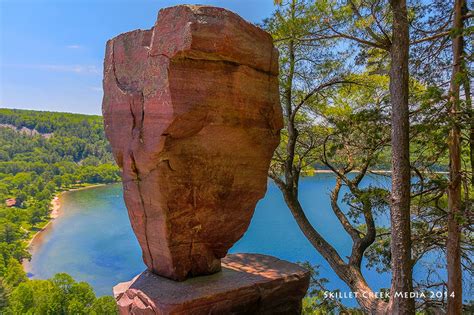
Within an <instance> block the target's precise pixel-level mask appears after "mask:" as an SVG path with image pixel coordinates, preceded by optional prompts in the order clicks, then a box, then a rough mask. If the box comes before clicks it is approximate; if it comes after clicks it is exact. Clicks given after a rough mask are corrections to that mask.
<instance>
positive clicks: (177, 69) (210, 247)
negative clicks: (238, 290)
mask: <svg viewBox="0 0 474 315" xmlns="http://www.w3.org/2000/svg"><path fill="white" fill-rule="evenodd" d="M277 74H278V53H277V50H276V49H275V48H274V46H273V43H272V38H271V36H270V35H269V34H267V33H266V32H264V31H263V30H261V29H259V28H258V27H256V26H254V25H252V24H250V23H248V22H246V21H244V20H243V19H242V18H240V17H239V16H237V15H236V14H234V13H232V12H229V11H227V10H224V9H220V8H214V7H207V6H188V5H183V6H176V7H172V8H167V9H163V10H161V11H160V13H159V17H158V20H157V22H156V24H155V26H154V27H153V28H152V29H151V30H137V31H133V32H129V33H125V34H122V35H119V36H117V37H116V38H114V39H111V40H109V41H108V42H107V50H106V56H105V65H104V81H103V85H104V99H103V104H102V110H103V115H104V121H105V132H106V135H107V138H108V139H109V141H110V143H111V145H112V151H113V154H114V156H115V159H116V161H117V163H118V165H119V166H120V167H121V168H122V170H123V175H122V177H123V188H124V198H125V203H126V205H127V208H128V212H129V216H130V221H131V223H132V227H133V230H134V232H135V234H136V236H137V238H138V241H139V243H140V246H141V248H142V250H143V259H144V261H145V263H146V265H147V266H148V267H149V269H150V270H152V271H153V272H155V273H157V274H159V275H162V276H165V277H168V278H171V279H174V280H184V279H186V278H187V277H189V276H195V275H203V274H210V273H214V272H216V271H219V270H220V268H221V267H220V258H222V257H224V256H225V255H226V253H227V251H228V249H229V248H230V247H231V246H232V245H233V244H234V243H235V242H236V241H237V240H238V239H240V238H241V237H242V235H243V234H244V232H245V231H246V230H247V227H248V225H249V223H250V220H251V218H252V215H253V212H254V209H255V205H256V203H257V201H258V200H260V199H261V198H262V197H263V196H264V194H265V191H266V186H267V171H268V167H269V163H270V159H271V157H272V154H273V151H274V150H275V148H276V146H277V145H278V143H279V139H280V137H279V130H280V129H281V128H282V125H283V122H282V113H281V108H280V103H279V94H278V79H277Z"/></svg>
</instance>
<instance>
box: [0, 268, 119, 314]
mask: <svg viewBox="0 0 474 315" xmlns="http://www.w3.org/2000/svg"><path fill="white" fill-rule="evenodd" d="M5 313H6V314H9V313H11V314H104V315H105V314H117V309H116V306H115V301H114V299H113V298H112V297H101V298H96V297H95V294H94V291H93V290H92V287H91V286H90V285H89V284H87V283H85V282H75V281H74V279H72V278H71V276H69V275H67V274H64V273H60V274H57V275H55V276H54V277H53V278H52V279H49V280H28V281H24V282H22V283H21V284H20V285H19V286H17V287H16V288H15V289H14V290H13V291H12V293H11V295H10V299H9V306H8V308H6V310H5Z"/></svg>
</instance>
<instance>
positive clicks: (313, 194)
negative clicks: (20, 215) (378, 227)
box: [27, 174, 423, 305]
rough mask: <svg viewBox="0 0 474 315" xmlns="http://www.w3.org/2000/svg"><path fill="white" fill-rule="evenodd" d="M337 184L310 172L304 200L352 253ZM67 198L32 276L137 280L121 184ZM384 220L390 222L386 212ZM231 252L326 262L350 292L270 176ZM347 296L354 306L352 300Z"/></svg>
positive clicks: (374, 280)
mask: <svg viewBox="0 0 474 315" xmlns="http://www.w3.org/2000/svg"><path fill="white" fill-rule="evenodd" d="M334 183H335V179H334V177H333V176H332V175H331V174H317V175H316V176H313V177H307V178H304V179H302V181H301V188H300V199H301V202H302V204H303V206H304V209H305V211H306V214H307V216H308V218H309V219H310V221H311V222H312V224H313V225H314V226H315V227H316V228H317V229H318V231H319V232H320V233H321V234H322V235H323V236H324V237H325V238H326V239H327V240H329V241H330V242H331V243H332V244H334V246H335V248H336V249H337V250H338V251H339V253H340V255H341V256H342V257H346V256H347V255H349V254H350V249H351V245H352V241H351V239H350V237H349V236H348V235H347V233H346V232H345V231H344V230H343V228H342V226H341V225H340V223H339V221H338V220H337V218H336V217H335V216H334V214H333V212H332V210H331V207H330V202H329V193H330V190H331V188H332V187H333V185H334ZM363 184H364V185H369V184H372V185H378V186H388V185H389V179H388V178H387V177H383V176H373V177H370V178H368V179H366V181H365V182H364V183H363ZM61 203H62V208H61V212H62V214H61V216H60V217H59V218H57V219H56V220H55V221H54V222H53V223H52V224H51V225H50V226H49V228H48V229H47V230H46V231H44V232H43V233H41V236H40V238H39V240H38V241H37V242H35V245H34V247H33V258H32V260H31V262H30V263H29V264H28V268H27V269H28V271H29V273H30V276H31V277H32V278H41V279H46V278H49V277H51V276H53V275H54V274H55V273H58V272H67V273H69V274H71V275H72V276H73V277H74V278H75V279H76V280H79V281H87V282H89V283H90V284H91V285H92V286H93V287H94V289H95V291H96V293H97V294H98V295H109V294H111V293H112V287H113V286H114V285H116V284H117V283H119V282H123V281H128V280H130V279H132V278H133V277H134V276H135V275H137V274H138V273H140V272H141V271H143V270H144V269H145V265H144V264H143V262H142V259H141V251H140V248H139V246H138V242H137V241H136V239H135V236H134V234H133V232H132V229H131V227H130V223H129V220H128V215H127V210H126V208H125V204H124V202H123V199H122V186H121V184H114V185H108V186H101V187H96V188H90V189H85V190H79V191H71V192H67V193H65V194H63V196H62V197H61ZM378 221H379V223H380V224H386V223H387V222H389V221H388V213H387V214H384V215H382V217H380V218H378ZM230 252H232V253H236V252H254V253H263V254H268V255H273V256H276V257H279V258H281V259H286V260H289V261H292V262H298V261H300V262H301V261H309V262H311V263H312V264H318V265H320V266H321V267H320V272H321V274H320V276H322V277H325V278H327V279H328V280H329V281H330V282H329V284H328V288H329V289H336V288H339V289H341V290H342V291H349V289H348V288H347V286H346V285H345V284H344V283H343V282H342V281H340V280H339V279H338V278H337V276H335V274H334V273H333V272H332V270H331V268H330V267H329V266H328V264H327V263H325V261H324V260H323V259H322V258H321V256H320V255H319V254H318V253H317V252H316V250H315V249H314V248H313V247H312V246H311V244H310V243H309V242H308V241H307V239H306V238H305V236H304V235H303V233H302V232H301V231H300V229H299V228H298V226H297V224H296V222H295V220H294V219H293V217H292V215H291V213H290V211H289V210H288V208H287V207H286V205H285V203H284V200H283V197H282V195H281V193H280V191H279V190H278V188H277V187H276V186H275V185H274V184H273V183H272V182H269V184H268V191H267V193H266V195H265V198H264V199H262V200H261V201H260V202H259V203H258V205H257V208H256V210H255V215H254V217H253V219H252V222H251V224H250V227H249V229H248V231H247V232H246V233H245V235H244V236H243V238H242V239H241V240H240V241H239V242H237V243H236V244H235V245H234V247H233V248H232V249H231V250H230ZM422 271H423V266H422V265H420V266H418V265H417V268H415V272H414V274H415V278H416V277H417V275H420V277H421V274H422V273H423V272H422ZM364 274H365V276H366V277H367V280H368V282H369V284H370V285H371V286H372V288H373V289H375V290H379V289H380V288H387V287H389V285H390V274H389V273H382V274H380V273H377V272H376V271H375V270H366V269H364ZM345 303H346V304H348V305H355V301H354V300H347V301H345Z"/></svg>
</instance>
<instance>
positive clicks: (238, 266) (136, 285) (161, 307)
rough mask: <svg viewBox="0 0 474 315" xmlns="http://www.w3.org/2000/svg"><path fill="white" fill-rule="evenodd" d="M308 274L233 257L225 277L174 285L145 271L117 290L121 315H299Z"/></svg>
mask: <svg viewBox="0 0 474 315" xmlns="http://www.w3.org/2000/svg"><path fill="white" fill-rule="evenodd" d="M308 285H309V272H308V271H307V270H305V269H304V268H302V267H300V266H298V265H296V264H293V263H290V262H287V261H284V260H279V259H277V258H275V257H271V256H266V255H260V254H229V255H227V256H226V257H225V258H224V259H222V271H221V272H219V273H216V274H213V275H210V276H201V277H195V278H191V279H188V280H186V281H183V282H175V281H171V280H169V279H166V278H163V277H160V276H157V275H155V274H153V273H151V272H149V271H144V272H143V273H141V274H139V275H138V276H137V277H135V278H134V279H133V280H131V281H129V282H124V283H120V284H118V285H117V286H115V287H114V296H115V298H116V300H117V304H118V307H119V311H120V314H122V315H126V314H134V315H141V314H147V315H148V314H149V315H151V314H160V315H167V314H183V315H184V314H193V315H200V314H203V315H204V314H234V315H237V314H300V313H301V299H302V298H303V297H304V295H305V293H306V290H307V289H308Z"/></svg>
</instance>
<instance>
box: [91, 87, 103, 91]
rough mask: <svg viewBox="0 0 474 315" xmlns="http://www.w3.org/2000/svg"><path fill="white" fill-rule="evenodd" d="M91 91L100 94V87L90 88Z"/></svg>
mask: <svg viewBox="0 0 474 315" xmlns="http://www.w3.org/2000/svg"><path fill="white" fill-rule="evenodd" d="M91 90H92V91H94V92H102V87H101V86H91Z"/></svg>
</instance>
